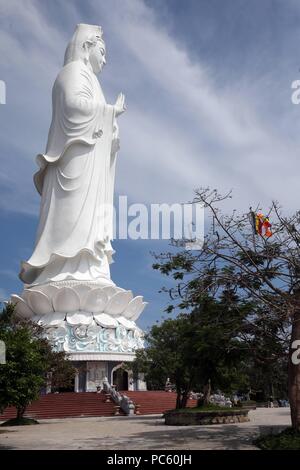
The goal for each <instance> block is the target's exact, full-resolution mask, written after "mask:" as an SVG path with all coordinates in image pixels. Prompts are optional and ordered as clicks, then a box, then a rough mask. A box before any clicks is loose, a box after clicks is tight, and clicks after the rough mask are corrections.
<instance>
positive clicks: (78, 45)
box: [64, 23, 105, 65]
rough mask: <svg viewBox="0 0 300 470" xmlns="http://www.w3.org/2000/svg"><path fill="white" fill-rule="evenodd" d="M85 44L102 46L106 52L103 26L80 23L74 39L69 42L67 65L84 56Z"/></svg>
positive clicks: (66, 54) (66, 57)
mask: <svg viewBox="0 0 300 470" xmlns="http://www.w3.org/2000/svg"><path fill="white" fill-rule="evenodd" d="M85 43H89V44H91V45H96V44H101V47H103V49H104V50H105V42H104V40H103V30H102V28H101V26H98V25H92V24H84V23H79V24H78V25H77V26H76V28H75V31H74V34H73V37H72V39H71V41H70V42H69V44H68V47H67V50H66V53H65V61H64V64H65V65H66V64H67V63H68V62H71V61H72V60H76V59H78V58H80V57H81V56H82V54H83V45H84V44H85Z"/></svg>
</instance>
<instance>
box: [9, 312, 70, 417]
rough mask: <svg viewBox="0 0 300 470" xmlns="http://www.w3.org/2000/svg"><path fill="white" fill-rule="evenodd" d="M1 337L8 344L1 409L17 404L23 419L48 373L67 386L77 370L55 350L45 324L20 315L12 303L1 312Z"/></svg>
mask: <svg viewBox="0 0 300 470" xmlns="http://www.w3.org/2000/svg"><path fill="white" fill-rule="evenodd" d="M0 339H1V340H2V341H4V343H5V345H6V364H0V409H1V410H2V411H3V410H4V409H5V408H6V407H7V406H15V407H16V409H17V419H19V420H21V419H22V417H23V415H24V413H25V410H26V408H27V406H28V405H29V404H30V403H31V402H32V401H34V400H36V399H37V398H38V397H39V393H40V390H41V388H42V387H43V386H44V385H46V382H47V376H48V375H49V373H51V374H52V380H54V384H55V385H56V386H64V385H67V384H68V383H70V381H71V380H72V378H73V377H74V372H75V371H74V368H73V366H72V365H71V364H70V362H69V361H67V360H66V355H65V353H61V352H59V353H56V352H55V351H53V350H52V348H51V345H50V344H49V342H48V341H47V340H46V339H45V338H44V337H43V330H42V328H40V327H39V326H38V325H36V324H35V323H32V322H30V321H29V320H26V321H25V320H22V319H19V318H17V317H16V315H15V313H14V307H13V305H11V304H9V305H8V306H7V307H6V308H5V309H4V310H3V312H2V314H0Z"/></svg>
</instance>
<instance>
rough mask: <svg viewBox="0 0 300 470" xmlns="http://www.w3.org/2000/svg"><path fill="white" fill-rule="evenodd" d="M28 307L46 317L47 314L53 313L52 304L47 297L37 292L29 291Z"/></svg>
mask: <svg viewBox="0 0 300 470" xmlns="http://www.w3.org/2000/svg"><path fill="white" fill-rule="evenodd" d="M27 299H28V300H27V301H28V305H29V307H30V308H31V310H33V311H34V313H36V314H37V315H38V314H41V315H45V314H46V313H50V312H53V308H52V305H51V302H50V300H49V298H48V297H47V295H45V294H43V293H42V292H40V291H38V290H35V291H29V292H28V294H27Z"/></svg>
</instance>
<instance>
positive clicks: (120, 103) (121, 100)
mask: <svg viewBox="0 0 300 470" xmlns="http://www.w3.org/2000/svg"><path fill="white" fill-rule="evenodd" d="M114 107H115V112H116V116H117V117H118V116H120V114H122V113H124V111H125V110H126V105H125V95H123V93H120V94H119V96H118V98H117V101H116V103H115V106H114Z"/></svg>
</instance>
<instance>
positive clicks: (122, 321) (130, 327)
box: [117, 317, 136, 330]
mask: <svg viewBox="0 0 300 470" xmlns="http://www.w3.org/2000/svg"><path fill="white" fill-rule="evenodd" d="M117 320H118V322H119V323H120V324H121V325H123V326H125V328H127V329H128V330H134V329H135V328H136V324H135V323H134V322H133V321H130V320H127V318H124V317H118V318H117Z"/></svg>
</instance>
